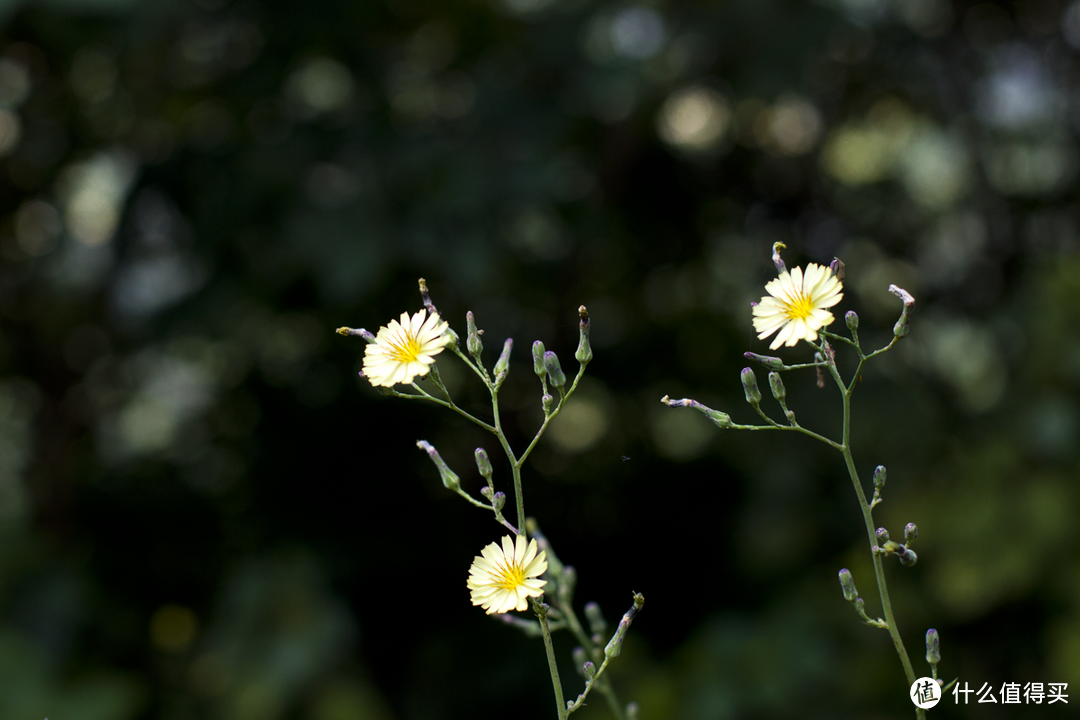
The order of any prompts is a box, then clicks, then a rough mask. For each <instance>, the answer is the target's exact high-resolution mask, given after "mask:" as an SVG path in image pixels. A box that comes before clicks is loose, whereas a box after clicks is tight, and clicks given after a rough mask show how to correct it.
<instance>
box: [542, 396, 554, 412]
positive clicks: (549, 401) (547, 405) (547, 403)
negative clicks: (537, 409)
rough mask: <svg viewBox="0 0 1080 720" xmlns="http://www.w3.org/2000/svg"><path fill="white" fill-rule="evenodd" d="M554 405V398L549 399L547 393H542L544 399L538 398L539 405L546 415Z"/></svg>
mask: <svg viewBox="0 0 1080 720" xmlns="http://www.w3.org/2000/svg"><path fill="white" fill-rule="evenodd" d="M554 403H555V398H553V397H551V396H550V395H548V394H547V393H544V397H542V398H540V405H541V407H543V408H544V414H545V415H547V414H548V413H550V412H551V406H552V405H553V404H554Z"/></svg>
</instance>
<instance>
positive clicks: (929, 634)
mask: <svg viewBox="0 0 1080 720" xmlns="http://www.w3.org/2000/svg"><path fill="white" fill-rule="evenodd" d="M926 662H928V663H930V665H937V664H938V663H939V662H941V639H940V638H939V637H938V631H937V630H935V629H934V628H930V629H929V630H927V631H926Z"/></svg>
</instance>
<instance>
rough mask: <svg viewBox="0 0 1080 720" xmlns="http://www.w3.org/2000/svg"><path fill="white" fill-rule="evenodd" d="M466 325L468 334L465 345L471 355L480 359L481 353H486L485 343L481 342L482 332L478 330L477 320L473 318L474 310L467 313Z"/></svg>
mask: <svg viewBox="0 0 1080 720" xmlns="http://www.w3.org/2000/svg"><path fill="white" fill-rule="evenodd" d="M465 325H466V332H467V333H468V334H467V338H468V339H467V340H466V341H465V345H466V347H467V348H468V349H469V354H470V355H472V356H473V357H474V358H479V357H480V353H482V352H483V351H484V343H482V342H481V341H480V331H479V330H477V329H476V318H475V317H473V314H472V310H470V311H469V312H467V313H465Z"/></svg>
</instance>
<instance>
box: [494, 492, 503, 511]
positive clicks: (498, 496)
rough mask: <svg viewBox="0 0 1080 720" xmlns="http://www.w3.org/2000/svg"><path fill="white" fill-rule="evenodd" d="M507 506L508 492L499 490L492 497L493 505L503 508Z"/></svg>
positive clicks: (498, 508) (499, 508) (497, 508)
mask: <svg viewBox="0 0 1080 720" xmlns="http://www.w3.org/2000/svg"><path fill="white" fill-rule="evenodd" d="M505 506H506V493H504V492H497V493H495V494H494V495H493V496H492V497H491V507H493V508H495V509H496V510H502V509H503V508H504V507H505Z"/></svg>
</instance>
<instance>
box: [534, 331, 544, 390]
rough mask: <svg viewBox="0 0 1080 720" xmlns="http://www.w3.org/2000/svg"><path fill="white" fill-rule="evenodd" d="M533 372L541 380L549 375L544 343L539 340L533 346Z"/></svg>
mask: <svg viewBox="0 0 1080 720" xmlns="http://www.w3.org/2000/svg"><path fill="white" fill-rule="evenodd" d="M532 354H533V372H534V373H536V376H537V377H538V378H540V379H541V380H542V379H544V378H545V377H547V368H545V367H544V343H542V342H540V341H539V340H537V341H536V342H534V343H533V346H532Z"/></svg>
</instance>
